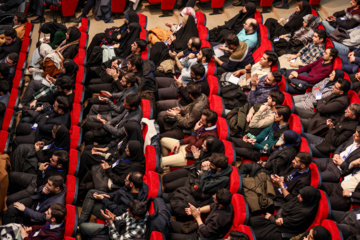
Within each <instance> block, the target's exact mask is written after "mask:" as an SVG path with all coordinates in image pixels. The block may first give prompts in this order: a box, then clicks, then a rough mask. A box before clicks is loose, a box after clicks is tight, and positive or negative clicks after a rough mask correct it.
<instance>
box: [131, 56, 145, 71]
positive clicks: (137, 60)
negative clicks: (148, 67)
mask: <svg viewBox="0 0 360 240" xmlns="http://www.w3.org/2000/svg"><path fill="white" fill-rule="evenodd" d="M129 62H130V64H131V65H132V66H134V67H136V69H137V70H138V71H140V70H141V68H142V65H143V63H144V60H143V59H142V58H141V57H140V56H131V57H130V58H129Z"/></svg>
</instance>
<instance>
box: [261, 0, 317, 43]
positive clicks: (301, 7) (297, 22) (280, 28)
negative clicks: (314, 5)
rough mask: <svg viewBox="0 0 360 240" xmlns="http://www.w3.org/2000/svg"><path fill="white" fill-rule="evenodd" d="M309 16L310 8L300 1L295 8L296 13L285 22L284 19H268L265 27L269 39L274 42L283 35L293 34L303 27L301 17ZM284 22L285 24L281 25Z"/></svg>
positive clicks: (307, 4) (305, 2)
mask: <svg viewBox="0 0 360 240" xmlns="http://www.w3.org/2000/svg"><path fill="white" fill-rule="evenodd" d="M308 14H311V6H310V4H309V3H308V2H307V1H301V2H299V3H298V5H297V7H296V11H295V12H294V13H293V14H292V15H291V16H290V17H289V18H288V19H287V20H286V21H285V20H284V18H280V19H279V20H276V19H274V18H268V19H267V20H266V22H265V26H266V27H267V28H268V31H269V34H270V39H271V40H274V39H276V38H278V37H280V36H281V35H284V34H288V33H291V34H294V32H295V31H297V30H299V29H300V28H301V26H302V25H303V17H304V16H306V15H308ZM283 21H285V24H282V23H283Z"/></svg>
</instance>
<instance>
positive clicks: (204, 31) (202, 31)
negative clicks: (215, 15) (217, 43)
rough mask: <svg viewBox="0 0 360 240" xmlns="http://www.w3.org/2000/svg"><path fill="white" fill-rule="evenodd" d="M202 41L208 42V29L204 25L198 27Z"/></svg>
mask: <svg viewBox="0 0 360 240" xmlns="http://www.w3.org/2000/svg"><path fill="white" fill-rule="evenodd" d="M197 29H198V32H199V38H200V40H208V32H209V31H208V29H207V27H205V26H203V25H197Z"/></svg>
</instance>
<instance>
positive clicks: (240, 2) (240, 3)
mask: <svg viewBox="0 0 360 240" xmlns="http://www.w3.org/2000/svg"><path fill="white" fill-rule="evenodd" d="M232 5H233V6H243V3H242V1H241V0H240V1H238V2H236V3H233V4H232Z"/></svg>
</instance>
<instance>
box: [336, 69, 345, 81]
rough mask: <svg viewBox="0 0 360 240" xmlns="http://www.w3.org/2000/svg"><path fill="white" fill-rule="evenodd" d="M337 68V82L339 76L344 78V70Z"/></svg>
mask: <svg viewBox="0 0 360 240" xmlns="http://www.w3.org/2000/svg"><path fill="white" fill-rule="evenodd" d="M334 70H335V77H334V80H333V82H336V81H337V80H338V79H339V78H344V72H343V71H342V70H340V69H334Z"/></svg>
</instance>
